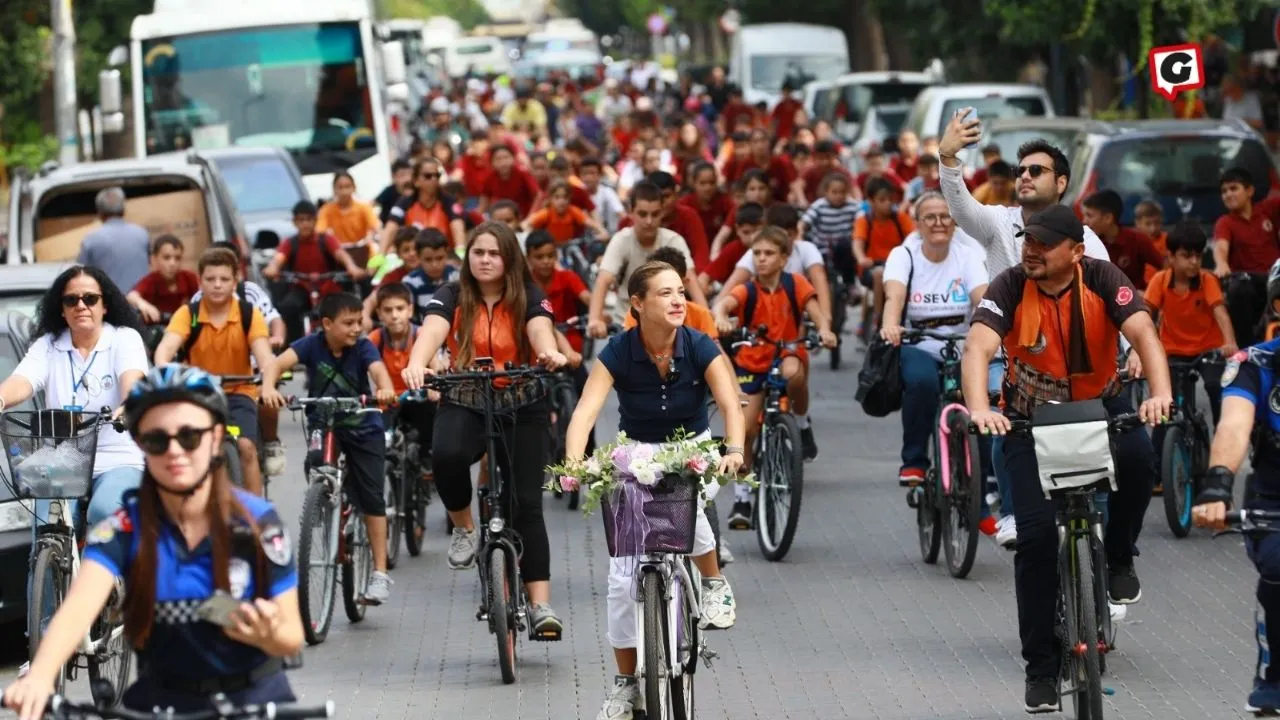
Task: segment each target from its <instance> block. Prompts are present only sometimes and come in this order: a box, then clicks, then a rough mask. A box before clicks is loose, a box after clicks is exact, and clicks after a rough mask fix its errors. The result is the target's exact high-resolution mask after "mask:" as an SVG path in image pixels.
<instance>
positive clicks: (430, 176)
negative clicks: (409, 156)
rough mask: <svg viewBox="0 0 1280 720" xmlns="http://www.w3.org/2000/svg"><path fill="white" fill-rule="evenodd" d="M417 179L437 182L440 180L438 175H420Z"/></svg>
mask: <svg viewBox="0 0 1280 720" xmlns="http://www.w3.org/2000/svg"><path fill="white" fill-rule="evenodd" d="M418 177H421V178H422V179H423V180H438V179H439V178H440V173H422V174H421V175H419V176H418Z"/></svg>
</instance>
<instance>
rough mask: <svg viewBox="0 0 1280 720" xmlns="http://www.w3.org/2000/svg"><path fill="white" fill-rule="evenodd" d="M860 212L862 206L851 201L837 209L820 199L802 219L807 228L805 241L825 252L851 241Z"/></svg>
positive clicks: (825, 200) (806, 211) (824, 199)
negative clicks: (844, 241) (855, 221)
mask: <svg viewBox="0 0 1280 720" xmlns="http://www.w3.org/2000/svg"><path fill="white" fill-rule="evenodd" d="M860 210H861V205H860V204H859V203H856V202H853V201H851V200H849V201H846V202H845V204H844V205H841V206H840V207H835V206H834V205H832V204H831V203H829V202H827V199H826V198H824V197H823V198H818V199H817V200H815V201H814V203H813V204H812V205H810V206H809V209H808V210H805V212H804V216H803V217H801V218H800V220H801V222H803V223H804V224H805V227H806V228H807V230H806V232H805V239H807V240H809V241H810V242H812V243H813V244H814V245H817V246H818V247H819V248H821V249H822V250H823V252H826V251H827V250H829V249H830V248H831V247H832V246H833V245H835V243H836V241H839V240H850V239H851V238H852V237H853V223H854V220H856V219H857V218H858V212H859V211H860Z"/></svg>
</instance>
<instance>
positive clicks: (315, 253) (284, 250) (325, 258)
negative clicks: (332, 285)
mask: <svg viewBox="0 0 1280 720" xmlns="http://www.w3.org/2000/svg"><path fill="white" fill-rule="evenodd" d="M321 242H323V243H324V244H323V246H322V245H321ZM295 245H296V246H297V250H296V251H294V249H293V248H294V246H295ZM341 249H342V244H341V243H340V242H338V238H336V237H334V236H333V235H330V234H329V233H325V234H324V235H321V236H316V235H312V236H311V237H309V238H306V239H305V240H304V239H301V238H299V237H298V236H297V235H294V236H293V237H291V238H287V239H285V240H281V241H280V245H279V246H278V247H277V248H276V252H278V253H280V254H282V255H284V256H285V257H289V256H290V253H292V255H293V264H292V265H286V266H285V270H290V271H292V272H296V273H303V274H310V273H327V272H334V269H333V268H334V267H335V266H337V264H338V261H337V260H336V259H333V258H336V256H337V254H338V251H339V250H341ZM339 270H341V268H339Z"/></svg>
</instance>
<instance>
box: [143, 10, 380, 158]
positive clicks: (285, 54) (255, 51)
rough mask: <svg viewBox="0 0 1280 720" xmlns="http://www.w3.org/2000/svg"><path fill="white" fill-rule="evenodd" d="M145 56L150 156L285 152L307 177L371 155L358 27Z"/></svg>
mask: <svg viewBox="0 0 1280 720" xmlns="http://www.w3.org/2000/svg"><path fill="white" fill-rule="evenodd" d="M142 54H143V58H144V64H143V77H142V82H143V115H144V118H145V122H146V133H147V150H148V152H167V151H173V150H181V149H184V148H186V147H196V148H219V147H227V146H230V145H241V146H266V147H283V148H285V149H287V150H289V151H290V152H293V153H295V154H296V156H297V157H298V164H299V167H301V168H302V170H303V172H304V173H316V172H333V171H334V170H337V169H345V168H347V167H350V166H351V165H354V164H355V163H357V162H360V161H361V160H363V159H365V158H367V157H370V156H372V155H373V154H375V153H376V152H377V148H376V142H375V138H374V131H373V129H372V125H373V121H372V119H371V117H370V113H371V109H370V107H371V106H370V102H371V101H370V95H369V83H370V81H371V78H369V77H368V73H367V72H366V67H365V60H364V46H363V43H362V42H361V39H360V26H359V24H358V23H354V22H345V23H310V24H301V25H288V26H283V27H269V28H256V29H237V30H228V31H221V32H210V33H201V34H196V35H181V36H175V37H170V38H157V39H154V40H148V41H146V42H144V43H143V44H142ZM305 165H313V166H314V165H321V166H320V167H305Z"/></svg>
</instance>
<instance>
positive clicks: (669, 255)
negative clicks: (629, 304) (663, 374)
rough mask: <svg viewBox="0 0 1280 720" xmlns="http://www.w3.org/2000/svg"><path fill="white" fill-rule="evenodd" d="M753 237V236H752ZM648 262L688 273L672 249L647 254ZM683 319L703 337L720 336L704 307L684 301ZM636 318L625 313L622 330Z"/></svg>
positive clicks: (632, 325) (711, 317) (687, 264)
mask: <svg viewBox="0 0 1280 720" xmlns="http://www.w3.org/2000/svg"><path fill="white" fill-rule="evenodd" d="M752 237H755V234H754V233H753V234H752ZM649 260H650V261H656V262H664V263H666V264H668V265H670V266H671V267H672V268H673V269H674V270H675V271H676V272H678V273H681V277H683V276H684V273H686V272H688V269H689V262H688V261H687V260H685V257H684V253H682V252H680V251H679V250H678V249H676V248H673V247H664V248H658V249H657V250H654V251H653V252H652V253H650V254H649ZM684 309H685V317H684V324H685V326H686V327H688V328H691V329H693V330H697V331H698V332H700V333H703V334H704V335H709V336H711V337H712V338H715V337H717V336H719V335H720V331H719V330H718V329H717V328H716V316H715V315H714V314H713V313H712V312H711V309H710V308H708V307H707V306H706V305H702V304H700V303H696V302H694V301H692V300H686V301H685V303H684ZM637 322H638V321H637V320H636V317H635V316H634V315H632V314H631V313H627V317H626V319H625V320H624V321H623V323H622V329H623V330H630V329H631V328H633V327H635V326H636V323H637Z"/></svg>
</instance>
